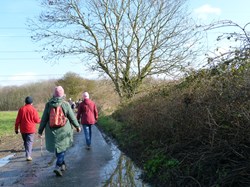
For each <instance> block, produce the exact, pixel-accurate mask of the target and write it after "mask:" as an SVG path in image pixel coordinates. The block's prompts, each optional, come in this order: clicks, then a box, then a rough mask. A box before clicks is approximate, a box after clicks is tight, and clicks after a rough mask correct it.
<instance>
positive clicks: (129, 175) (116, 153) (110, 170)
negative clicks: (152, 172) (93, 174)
mask: <svg viewBox="0 0 250 187" xmlns="http://www.w3.org/2000/svg"><path fill="white" fill-rule="evenodd" d="M111 150H112V155H113V158H112V160H110V161H109V163H108V164H107V166H106V167H105V168H104V169H103V171H102V172H101V173H102V176H101V177H102V178H103V180H104V181H105V182H103V187H113V186H114V187H116V186H131V187H133V186H135V187H149V185H148V184H145V183H143V182H142V180H141V179H140V175H141V170H140V169H139V168H137V167H136V166H135V165H134V164H133V162H132V161H131V160H130V159H129V158H128V157H126V155H124V154H123V153H122V152H121V151H120V150H119V149H118V148H117V147H116V146H115V145H114V144H111Z"/></svg>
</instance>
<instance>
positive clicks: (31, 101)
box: [25, 96, 33, 104]
mask: <svg viewBox="0 0 250 187" xmlns="http://www.w3.org/2000/svg"><path fill="white" fill-rule="evenodd" d="M25 103H26V104H31V103H33V99H32V97H30V96H28V97H26V98H25Z"/></svg>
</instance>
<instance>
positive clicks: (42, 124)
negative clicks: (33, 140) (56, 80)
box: [38, 103, 49, 134]
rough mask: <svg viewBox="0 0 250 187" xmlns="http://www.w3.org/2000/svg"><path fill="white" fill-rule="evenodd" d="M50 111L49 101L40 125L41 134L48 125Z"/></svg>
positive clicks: (39, 131)
mask: <svg viewBox="0 0 250 187" xmlns="http://www.w3.org/2000/svg"><path fill="white" fill-rule="evenodd" d="M48 111H49V103H46V105H45V108H44V111H43V115H42V119H41V121H40V125H39V128H38V133H39V134H42V133H43V130H44V128H45V127H46V124H47V123H48V121H49V113H48Z"/></svg>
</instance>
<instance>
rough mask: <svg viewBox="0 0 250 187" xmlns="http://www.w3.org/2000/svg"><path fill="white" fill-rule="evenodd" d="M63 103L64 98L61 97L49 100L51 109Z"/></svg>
mask: <svg viewBox="0 0 250 187" xmlns="http://www.w3.org/2000/svg"><path fill="white" fill-rule="evenodd" d="M63 101H64V98H62V97H52V98H51V99H50V100H49V105H50V106H52V107H58V106H59V105H62V102H63Z"/></svg>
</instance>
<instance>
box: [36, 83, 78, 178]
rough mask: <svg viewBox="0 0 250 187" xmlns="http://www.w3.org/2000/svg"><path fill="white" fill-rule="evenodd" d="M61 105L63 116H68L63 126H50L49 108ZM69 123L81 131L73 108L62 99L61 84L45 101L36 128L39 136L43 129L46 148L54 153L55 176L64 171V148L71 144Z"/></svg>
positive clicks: (71, 131) (71, 133)
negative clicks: (39, 121)
mask: <svg viewBox="0 0 250 187" xmlns="http://www.w3.org/2000/svg"><path fill="white" fill-rule="evenodd" d="M59 105H61V107H62V109H63V112H64V114H65V116H66V117H67V118H68V119H67V122H66V124H65V126H63V127H59V128H51V127H50V124H49V119H50V109H51V108H52V107H57V106H59ZM71 124H72V125H73V126H74V127H75V128H76V131H77V132H81V128H80V125H79V123H78V121H77V119H76V117H75V114H74V112H73V110H72V109H71V106H70V105H69V103H68V102H66V101H65V100H64V89H63V88H62V87H61V86H57V87H55V91H54V94H53V97H52V98H51V99H50V100H49V101H48V102H47V103H46V105H45V109H44V111H43V116H42V120H41V123H40V126H39V129H38V133H39V135H40V137H41V136H42V134H43V131H44V129H45V143H46V149H47V150H48V151H49V152H54V153H55V154H56V158H57V161H56V166H55V169H54V173H56V175H57V176H62V175H63V174H62V171H65V169H66V164H65V161H64V156H65V152H66V150H67V149H68V148H69V147H71V146H72V144H73V128H72V126H71Z"/></svg>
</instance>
